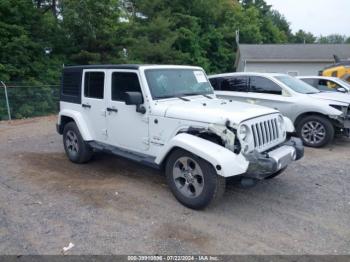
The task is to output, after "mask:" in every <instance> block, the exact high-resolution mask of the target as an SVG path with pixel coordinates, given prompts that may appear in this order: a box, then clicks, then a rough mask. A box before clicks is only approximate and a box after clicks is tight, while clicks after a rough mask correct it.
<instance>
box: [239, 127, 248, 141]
mask: <svg viewBox="0 0 350 262" xmlns="http://www.w3.org/2000/svg"><path fill="white" fill-rule="evenodd" d="M248 132H249V130H248V127H247V126H246V125H241V126H240V128H239V131H238V135H239V137H240V138H241V139H242V140H245V139H246V138H247V136H248Z"/></svg>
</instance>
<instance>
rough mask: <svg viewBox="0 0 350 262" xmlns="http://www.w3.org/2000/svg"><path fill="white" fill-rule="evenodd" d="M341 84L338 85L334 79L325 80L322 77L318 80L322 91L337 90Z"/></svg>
mask: <svg viewBox="0 0 350 262" xmlns="http://www.w3.org/2000/svg"><path fill="white" fill-rule="evenodd" d="M340 87H341V86H340V85H338V84H337V83H335V82H333V81H329V80H324V79H321V80H319V81H318V87H317V88H318V89H319V90H321V91H334V92H336V91H337V90H336V89H337V88H340Z"/></svg>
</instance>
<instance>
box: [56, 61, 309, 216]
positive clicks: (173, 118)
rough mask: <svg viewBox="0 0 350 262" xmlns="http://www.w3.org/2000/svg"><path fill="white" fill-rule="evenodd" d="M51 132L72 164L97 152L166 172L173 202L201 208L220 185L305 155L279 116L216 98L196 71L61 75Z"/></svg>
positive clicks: (262, 175)
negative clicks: (59, 139)
mask: <svg viewBox="0 0 350 262" xmlns="http://www.w3.org/2000/svg"><path fill="white" fill-rule="evenodd" d="M57 131H58V133H59V134H61V135H63V143H64V148H65V151H66V153H67V156H68V158H69V159H70V160H71V161H72V162H74V163H85V162H87V161H89V160H90V159H91V157H92V155H93V152H94V151H96V150H102V151H106V152H110V153H112V154H115V155H119V156H122V157H126V158H129V159H132V160H135V161H138V162H142V163H144V164H147V165H150V166H153V167H156V168H161V169H165V173H166V178H167V181H168V184H169V187H170V189H171V191H172V192H173V194H174V195H175V197H176V198H177V200H178V201H180V202H181V203H182V204H184V205H185V206H187V207H190V208H193V209H201V208H204V207H206V206H207V205H208V204H209V203H211V202H212V200H214V199H217V198H219V197H220V196H221V195H222V194H223V192H224V190H225V178H227V177H232V176H243V177H246V178H251V179H267V178H273V177H275V176H277V175H279V174H280V173H282V172H283V171H284V170H285V168H286V167H287V165H288V164H290V163H291V162H292V161H295V160H298V159H300V158H302V157H303V155H304V148H303V146H302V143H301V141H300V140H299V139H297V138H293V137H291V135H290V134H291V133H293V132H294V126H293V124H292V122H291V121H290V120H289V119H288V118H285V117H283V116H282V115H281V114H280V113H279V112H278V111H276V110H274V109H269V108H266V107H261V106H255V105H250V104H246V103H240V102H233V101H224V100H220V99H217V98H216V97H215V95H214V92H213V88H212V86H211V85H210V83H209V81H208V79H207V76H206V74H205V72H204V71H203V69H202V68H200V67H190V66H149V65H98V66H73V67H66V68H64V70H63V78H62V87H61V99H60V113H59V118H58V123H57Z"/></svg>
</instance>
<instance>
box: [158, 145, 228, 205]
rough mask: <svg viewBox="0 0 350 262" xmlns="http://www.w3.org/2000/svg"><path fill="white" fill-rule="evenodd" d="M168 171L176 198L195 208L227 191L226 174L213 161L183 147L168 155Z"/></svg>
mask: <svg viewBox="0 0 350 262" xmlns="http://www.w3.org/2000/svg"><path fill="white" fill-rule="evenodd" d="M165 173H166V178H167V182H168V185H169V187H170V189H171V191H172V193H173V194H174V196H175V198H176V199H177V200H178V201H179V202H180V203H182V204H183V205H184V206H186V207H189V208H191V209H196V210H199V209H204V208H205V207H207V206H208V205H209V204H213V203H214V202H216V201H217V200H219V199H220V198H221V197H222V195H223V194H224V192H225V187H226V180H225V178H224V177H221V176H218V174H217V173H216V171H215V169H214V167H213V166H212V165H211V164H210V163H208V162H207V161H205V160H203V159H201V158H199V157H198V156H196V155H193V154H191V153H189V152H187V151H185V150H182V149H175V150H174V151H173V152H172V153H171V154H170V156H169V157H168V158H167V162H166V167H165Z"/></svg>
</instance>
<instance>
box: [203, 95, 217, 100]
mask: <svg viewBox="0 0 350 262" xmlns="http://www.w3.org/2000/svg"><path fill="white" fill-rule="evenodd" d="M202 96H204V97H206V98H208V99H214V98H212V97H211V96H209V95H206V94H204V95H202Z"/></svg>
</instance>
